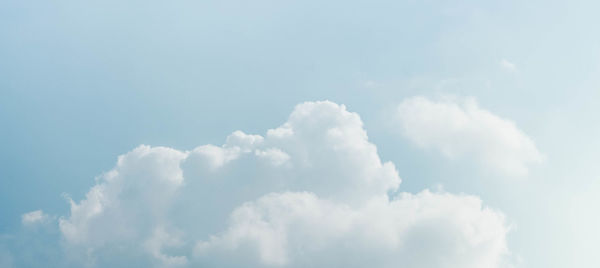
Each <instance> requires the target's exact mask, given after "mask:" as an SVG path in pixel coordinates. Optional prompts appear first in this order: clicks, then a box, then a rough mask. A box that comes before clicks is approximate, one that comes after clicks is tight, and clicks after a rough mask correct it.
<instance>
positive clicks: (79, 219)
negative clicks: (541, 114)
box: [59, 102, 508, 268]
mask: <svg viewBox="0 0 600 268" xmlns="http://www.w3.org/2000/svg"><path fill="white" fill-rule="evenodd" d="M399 184H400V177H399V176H398V172H397V171H396V168H395V166H394V165H393V164H392V163H390V162H382V161H381V160H380V158H379V156H378V154H377V149H376V147H375V146H374V145H373V144H372V143H370V142H369V141H368V138H367V134H366V131H365V130H364V129H363V124H362V121H361V120H360V117H359V116H358V115H357V114H355V113H351V112H348V111H347V110H346V108H345V107H344V106H343V105H337V104H335V103H332V102H307V103H302V104H300V105H298V106H296V108H295V109H294V111H293V113H292V114H291V115H290V117H289V119H288V121H287V122H286V123H284V124H283V125H282V126H280V127H278V128H275V129H271V130H268V131H267V134H266V135H265V136H264V137H262V136H259V135H248V134H245V133H243V132H240V131H236V132H234V133H233V134H232V135H230V136H229V137H228V138H227V140H226V143H225V144H224V145H222V146H215V145H204V146H200V147H197V148H195V149H193V150H191V151H178V150H174V149H170V148H165V147H150V146H140V147H138V148H136V149H135V150H133V151H131V152H129V153H127V154H125V155H122V156H120V157H119V160H118V162H117V165H116V167H115V168H114V169H113V170H111V171H109V172H107V173H106V174H104V175H103V176H102V177H101V178H100V180H99V181H98V183H97V185H95V186H94V187H92V188H91V189H90V191H89V192H88V193H87V195H86V197H85V199H83V200H81V201H79V202H74V201H71V213H70V215H68V216H66V217H62V218H61V219H60V220H59V226H60V230H61V232H62V235H63V238H64V240H65V242H66V245H67V248H68V250H69V251H70V252H71V254H81V255H82V256H84V257H85V258H88V259H90V258H91V259H94V260H95V261H96V264H98V263H100V262H102V263H110V261H107V259H112V260H115V262H118V260H123V259H125V260H129V261H131V258H145V259H150V260H152V261H151V262H152V263H154V265H155V266H159V267H173V266H192V267H193V266H199V265H200V266H206V267H241V266H243V267H342V266H344V267H367V266H368V267H392V266H394V267H395V266H398V265H401V266H403V267H408V268H410V267H415V268H416V267H463V268H469V267H490V268H494V267H500V262H501V261H502V259H503V258H505V257H506V256H507V254H508V249H507V248H506V234H507V232H508V228H507V227H506V225H505V223H504V217H503V215H502V214H501V213H500V212H498V211H495V210H492V209H489V208H486V207H483V206H482V204H481V200H480V199H479V198H477V197H474V196H466V195H453V194H449V193H444V192H437V193H434V192H430V191H427V190H426V191H423V192H421V193H418V194H409V193H399V192H397V189H398V187H399ZM390 193H393V194H390ZM115 249H118V250H115ZM134 263H139V262H136V261H134ZM91 264H92V265H93V264H94V262H91Z"/></svg>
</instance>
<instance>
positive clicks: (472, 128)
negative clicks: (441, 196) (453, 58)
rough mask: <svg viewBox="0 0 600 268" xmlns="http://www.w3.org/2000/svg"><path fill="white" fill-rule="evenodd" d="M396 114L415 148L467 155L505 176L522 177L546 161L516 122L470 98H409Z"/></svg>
mask: <svg viewBox="0 0 600 268" xmlns="http://www.w3.org/2000/svg"><path fill="white" fill-rule="evenodd" d="M397 118H398V122H399V124H400V127H401V129H402V133H403V134H404V135H405V136H406V137H407V138H408V139H409V140H411V141H413V142H414V143H416V144H417V145H418V146H420V147H423V148H427V149H435V150H439V151H440V152H441V153H442V154H443V155H444V156H446V157H449V158H461V157H464V158H470V159H472V160H474V161H477V162H479V163H480V164H482V165H483V166H484V167H485V168H489V169H492V170H495V171H499V172H500V173H502V174H504V175H512V176H523V175H526V174H527V173H528V170H529V166H530V165H531V164H536V163H540V162H542V161H543V159H544V156H543V155H542V154H541V153H540V152H539V151H538V149H537V148H536V146H535V144H534V143H533V141H532V140H531V138H529V137H528V136H527V135H525V134H524V133H523V132H522V131H521V130H519V129H518V128H517V126H516V125H515V123H513V122H512V121H510V120H508V119H504V118H501V117H499V116H497V115H495V114H493V113H491V112H489V111H487V110H484V109H482V108H480V107H479V105H478V104H477V101H476V100H475V99H474V98H464V99H461V98H457V97H448V98H445V99H441V100H439V101H433V100H430V99H427V98H425V97H413V98H409V99H406V100H404V101H403V102H402V103H401V104H400V105H399V106H398V109H397Z"/></svg>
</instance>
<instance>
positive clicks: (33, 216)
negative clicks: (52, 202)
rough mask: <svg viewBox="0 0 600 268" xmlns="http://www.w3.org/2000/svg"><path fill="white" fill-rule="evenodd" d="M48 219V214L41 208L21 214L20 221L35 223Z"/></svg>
mask: <svg viewBox="0 0 600 268" xmlns="http://www.w3.org/2000/svg"><path fill="white" fill-rule="evenodd" d="M48 219H49V217H48V215H46V214H45V213H44V212H43V211H41V210H36V211H31V212H28V213H25V214H23V215H21V223H22V224H23V225H33V224H36V223H44V222H46V221H47V220H48Z"/></svg>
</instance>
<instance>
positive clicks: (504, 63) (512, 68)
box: [500, 59, 517, 73]
mask: <svg viewBox="0 0 600 268" xmlns="http://www.w3.org/2000/svg"><path fill="white" fill-rule="evenodd" d="M500 67H502V69H504V70H505V71H508V72H511V73H514V72H516V71H517V65H515V64H514V63H512V62H510V61H508V60H506V59H502V60H501V61H500Z"/></svg>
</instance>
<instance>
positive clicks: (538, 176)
mask: <svg viewBox="0 0 600 268" xmlns="http://www.w3.org/2000/svg"><path fill="white" fill-rule="evenodd" d="M599 9H600V5H599V4H598V3H597V2H595V1H525V2H524V1H485V2H482V1H329V2H326V3H324V2H323V1H297V2H290V1H171V2H162V1H112V0H109V1H91V2H90V1H64V0H60V1H31V0H26V1H23V0H20V1H13V0H8V1H3V2H1V3H0V126H1V128H0V129H1V131H0V145H1V146H0V147H1V150H0V215H1V217H0V234H4V235H13V234H17V233H20V232H22V230H21V229H22V227H21V215H22V214H23V213H26V212H29V211H32V210H37V209H43V210H44V212H46V213H48V214H49V215H67V214H68V212H69V206H68V203H67V202H65V199H64V198H63V197H61V195H62V194H63V193H67V194H68V195H69V196H71V197H72V198H73V199H74V200H80V199H81V198H83V197H84V195H85V193H86V192H87V191H88V190H89V188H90V187H91V186H93V185H94V177H96V176H98V175H100V174H102V172H105V171H108V170H110V169H111V168H112V167H113V166H114V163H115V162H116V158H117V156H118V155H120V154H123V153H125V152H128V151H130V150H131V149H133V148H135V147H136V146H138V145H139V144H148V145H163V146H169V147H173V148H176V149H179V150H191V149H193V148H194V147H196V146H198V145H202V144H208V143H210V144H222V143H223V142H224V141H225V137H226V136H227V135H228V134H230V133H231V132H233V131H235V130H243V131H244V132H246V133H253V134H261V135H263V134H265V132H266V130H267V129H270V128H274V127H276V126H279V125H280V124H282V123H283V122H285V121H286V118H287V116H288V115H289V113H290V112H291V111H292V109H293V107H294V105H296V104H298V103H300V102H303V101H314V100H331V101H334V102H336V103H339V104H345V105H346V106H347V107H348V110H350V111H353V112H357V113H358V114H360V115H361V118H362V120H363V121H364V124H365V128H366V130H367V131H368V134H369V139H370V141H371V142H373V143H374V144H375V145H377V147H378V150H379V154H380V156H381V158H382V159H383V160H385V161H392V162H393V163H394V164H395V165H396V167H397V169H398V171H399V174H400V176H401V177H402V178H403V180H404V181H403V183H402V184H401V186H400V187H401V189H403V190H404V191H409V192H417V191H420V190H422V189H424V188H428V187H436V185H439V184H441V185H443V187H444V188H445V189H446V190H447V191H449V192H452V193H468V194H473V195H477V196H479V197H481V199H482V200H483V201H484V203H485V204H487V205H489V206H491V207H494V208H496V209H498V210H500V211H502V212H503V213H504V214H505V215H506V217H507V219H508V221H509V222H510V223H512V224H514V230H513V231H511V233H510V234H509V236H508V240H509V248H510V250H511V251H512V252H513V253H514V254H515V255H517V256H518V258H519V259H521V260H522V263H521V264H519V265H518V267H532V268H537V267H539V268H553V267H556V268H559V267H596V266H598V265H600V261H599V260H598V259H597V257H596V254H595V252H594V249H595V248H597V245H596V243H597V242H598V241H599V239H600V233H599V232H598V231H597V229H596V226H597V225H596V224H600V219H599V216H598V211H600V207H599V206H598V204H600V198H598V197H597V196H598V195H599V193H600V182H599V179H600V168H598V164H597V163H596V162H597V161H598V159H600V155H599V153H598V152H599V151H600V141H599V139H598V137H600V124H598V122H600V108H599V107H600V106H599V103H600V102H599V100H600V88H599V82H600V79H599V77H600V32H599V30H598V27H597V25H598V24H600V19H598V16H597V11H598V10H599ZM503 61H505V62H508V63H511V64H513V65H514V68H512V69H511V67H507V66H506V64H504V65H503V64H502V62H503ZM445 94H450V95H457V96H473V97H475V98H477V100H478V101H479V104H480V106H481V107H483V108H485V109H487V110H489V111H491V112H493V113H494V114H497V115H499V116H501V117H503V118H508V119H510V120H512V121H514V122H515V123H516V125H517V126H518V127H519V129H521V130H522V131H523V132H524V133H526V134H527V135H528V136H529V137H531V138H532V139H533V140H534V142H535V143H536V145H537V148H538V149H539V151H540V152H542V153H543V154H544V155H545V156H546V161H545V162H544V163H542V164H540V165H537V166H535V167H533V168H532V169H531V170H530V173H529V175H528V176H527V177H526V178H519V179H505V178H501V176H500V175H496V174H492V173H486V172H481V171H474V170H472V169H471V168H470V166H471V164H470V163H469V162H458V163H457V162H453V161H448V160H447V159H445V158H443V157H441V156H440V155H438V154H436V153H435V152H431V151H423V150H421V149H419V148H417V147H415V146H414V145H413V144H411V143H410V142H408V141H407V140H406V139H403V138H402V137H401V136H400V135H399V133H398V132H397V131H396V130H394V127H393V126H392V125H391V124H390V122H389V114H390V113H391V111H393V109H394V107H395V106H396V105H398V104H399V103H400V102H401V101H402V100H403V99H405V98H407V97H412V96H415V95H422V96H427V97H432V98H433V97H436V96H439V95H445ZM481 177H492V179H481ZM593 241H595V242H593ZM8 247H10V246H8ZM9 251H11V249H10V248H9Z"/></svg>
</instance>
